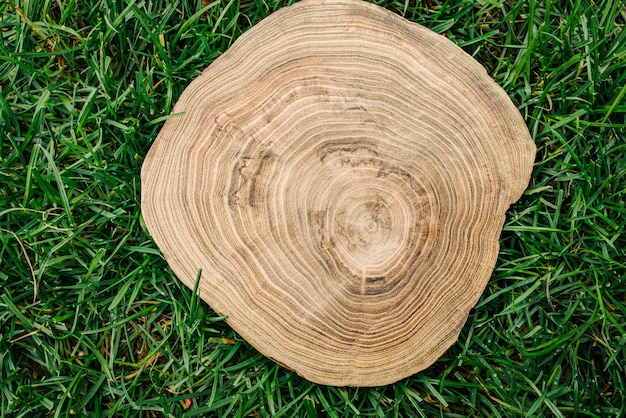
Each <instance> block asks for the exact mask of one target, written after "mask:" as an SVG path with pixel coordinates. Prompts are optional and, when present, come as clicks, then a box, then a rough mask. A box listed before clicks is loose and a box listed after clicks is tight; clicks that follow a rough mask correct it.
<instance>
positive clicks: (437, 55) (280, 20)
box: [142, 0, 535, 386]
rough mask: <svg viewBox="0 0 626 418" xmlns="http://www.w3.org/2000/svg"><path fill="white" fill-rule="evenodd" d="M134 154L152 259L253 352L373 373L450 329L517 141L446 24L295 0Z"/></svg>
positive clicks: (499, 96)
mask: <svg viewBox="0 0 626 418" xmlns="http://www.w3.org/2000/svg"><path fill="white" fill-rule="evenodd" d="M179 112H183V113H184V114H183V115H182V116H175V117H172V118H170V119H168V120H167V122H166V123H165V125H164V127H163V129H162V130H161V132H160V134H159V136H158V138H157V139H156V141H155V142H154V144H153V145H152V148H151V149H150V151H149V153H148V155H147V157H146V160H145V163H144V166H143V169H142V211H143V216H144V219H145V222H146V225H147V227H148V229H149V231H150V233H151V234H152V236H153V238H154V240H155V242H156V243H157V245H158V246H159V248H160V249H161V251H162V253H163V255H164V257H165V258H166V259H167V261H168V263H169V264H170V265H171V267H172V270H173V271H174V272H175V274H176V275H177V276H178V278H179V279H180V280H182V281H183V282H184V283H185V285H187V286H189V287H190V288H193V286H194V282H195V279H196V277H197V274H198V271H199V269H202V276H201V281H200V284H199V292H200V296H201V297H202V299H203V300H205V301H206V302H207V303H208V304H209V305H210V306H211V307H212V308H213V309H214V310H215V311H216V312H218V313H219V314H222V315H227V316H228V319H227V322H228V323H229V324H230V325H231V326H232V327H233V328H234V329H235V330H236V331H237V332H238V333H239V334H240V335H241V336H242V337H243V338H245V339H246V340H247V341H248V342H250V344H252V345H253V346H254V347H256V348H257V349H258V350H259V351H260V352H262V353H263V354H265V355H266V356H268V357H270V358H272V359H273V360H275V361H276V362H279V363H280V364H282V365H284V366H285V367H287V368H289V369H292V370H295V371H296V372H297V373H299V374H300V375H302V376H304V377H305V378H307V379H309V380H312V381H314V382H318V383H323V384H330V385H350V386H376V385H383V384H387V383H391V382H394V381H397V380H399V379H401V378H404V377H406V376H409V375H411V374H414V373H416V372H418V371H420V370H422V369H424V368H426V367H428V366H430V365H431V364H432V363H433V362H435V361H436V359H437V358H439V357H440V356H441V355H442V354H443V353H444V352H445V351H446V350H447V349H448V348H449V347H450V346H451V345H452V344H453V343H454V342H455V341H456V340H457V338H458V335H459V332H460V330H461V328H462V327H463V324H464V323H465V321H466V319H467V316H468V313H469V312H470V309H471V308H472V307H473V306H474V305H475V303H476V302H477V300H478V298H479V297H480V295H481V293H482V291H483V290H484V288H485V286H486V284H487V281H488V279H489V277H490V275H491V273H492V271H493V268H494V265H495V262H496V258H497V254H498V237H499V235H500V232H501V229H502V226H503V222H504V219H505V211H506V210H507V209H508V207H509V205H510V204H511V203H513V202H515V201H516V200H517V199H518V198H519V197H520V195H521V193H522V192H523V190H524V189H525V188H526V187H527V184H528V181H529V177H530V173H531V170H532V166H533V161H534V157H535V146H534V144H533V141H532V140H531V138H530V136H529V134H528V130H527V128H526V125H525V123H524V121H523V119H522V117H521V116H520V114H519V112H518V111H517V109H516V108H515V106H514V105H513V104H512V103H511V101H510V99H509V98H508V97H507V95H506V93H505V92H504V91H503V90H502V89H501V88H500V87H499V86H498V85H496V83H495V82H494V81H493V80H492V79H491V78H490V77H489V76H488V75H487V73H486V72H485V70H484V69H483V67H482V66H481V65H480V64H478V63H477V62H476V61H475V60H474V59H472V58H471V57H470V56H469V55H467V54H466V53H465V52H463V51H462V50H461V49H460V48H458V47H457V46H455V45H454V44H453V43H452V42H450V41H449V40H447V39H446V38H444V37H442V36H440V35H437V34H435V33H434V32H431V31H430V30H428V29H426V28H424V27H422V26H419V25H417V24H414V23H410V22H408V21H406V20H404V19H402V18H401V17H398V16H396V15H394V14H392V13H390V12H388V11H386V10H384V9H382V8H380V7H378V6H375V5H372V4H369V3H365V2H361V1H357V0H304V1H302V2H300V3H297V4H296V5H294V6H291V7H288V8H285V9H281V10H279V11H278V12H276V13H274V14H272V15H271V16H269V17H268V18H266V19H265V20H263V21H262V22H260V23H259V24H257V25H256V26H254V27H253V28H252V29H251V30H249V31H248V32H246V33H245V34H243V35H242V36H241V37H240V38H239V39H238V40H237V41H236V42H235V43H234V44H233V46H232V47H231V48H230V49H229V50H228V51H227V52H225V53H224V54H223V55H222V56H221V57H219V58H218V59H217V60H215V62H214V63H213V64H212V65H211V66H209V68H207V69H206V70H205V71H204V72H203V73H202V75H200V76H199V77H198V78H196V79H195V80H193V82H192V83H191V84H190V85H189V86H188V87H187V89H186V90H185V92H184V93H183V94H182V96H181V97H180V99H179V101H178V103H177V104H176V106H175V108H174V113H179Z"/></svg>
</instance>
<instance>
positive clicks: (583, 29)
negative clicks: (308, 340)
mask: <svg viewBox="0 0 626 418" xmlns="http://www.w3.org/2000/svg"><path fill="white" fill-rule="evenodd" d="M287 3H288V2H287ZM379 3H381V4H382V5H383V6H384V7H386V8H388V9H390V10H392V11H394V12H396V13H399V14H403V15H404V16H406V17H407V18H408V19H410V20H413V21H415V22H418V23H422V24H424V25H426V26H428V27H430V28H432V29H433V30H435V31H437V32H440V33H444V34H445V35H446V36H447V37H449V38H450V39H451V40H452V41H454V42H455V43H457V44H458V45H460V46H462V47H463V48H464V49H465V50H466V51H467V52H468V53H470V54H472V55H473V56H474V57H475V58H476V59H477V60H479V61H480V62H481V63H482V64H483V65H485V67H486V68H487V70H488V71H489V73H490V74H491V75H492V76H493V78H494V79H495V80H496V81H497V82H498V83H499V84H500V85H501V86H503V87H504V88H505V89H506V91H507V92H508V93H509V95H510V97H511V98H512V99H513V101H514V103H515V104H516V105H517V106H518V107H519V109H520V110H521V112H522V114H523V116H524V117H525V120H526V121H527V124H528V127H529V129H530V132H531V134H532V136H533V138H534V140H535V142H536V144H537V147H538V154H537V160H536V165H535V168H534V172H533V175H532V179H531V183H530V186H529V189H528V191H527V192H526V194H525V195H524V196H523V197H522V199H521V200H520V201H519V202H518V203H516V204H515V205H514V206H513V207H512V208H511V210H510V211H509V215H508V218H507V222H506V225H505V228H504V231H503V233H502V238H501V251H500V257H499V260H498V264H497V267H496V270H495V272H494V275H493V277H492V279H491V280H490V282H489V285H488V287H487V289H486V290H485V292H484V295H483V297H482V299H481V300H480V302H479V303H478V305H477V306H476V308H475V309H474V310H473V311H472V313H471V314H470V318H469V321H468V323H467V325H466V326H465V328H464V329H463V331H462V333H461V337H460V339H459V342H458V344H455V345H454V346H453V347H452V348H451V349H450V350H448V352H447V353H446V354H445V355H444V356H443V357H442V358H441V359H440V360H439V361H438V362H437V363H436V364H435V365H433V366H432V367H431V368H429V369H427V370H425V371H424V372H422V373H419V374H417V375H415V376H412V377H409V378H407V379H404V380H402V381H400V382H398V383H396V384H393V385H389V386H386V387H379V388H368V389H365V388H361V389H354V388H347V389H346V388H334V387H325V386H319V385H315V384H312V383H309V382H307V381H306V380H303V379H302V378H300V377H298V376H297V375H296V374H295V373H293V372H290V371H288V370H285V369H283V368H281V367H279V366H277V365H276V364H274V363H273V362H271V361H270V360H268V359H266V358H264V357H263V356H261V355H260V354H258V353H257V352H256V351H255V350H254V349H253V348H251V347H250V346H249V345H248V344H247V343H246V342H245V341H242V340H241V338H240V337H238V336H237V335H236V334H235V333H234V332H233V331H232V330H231V329H230V328H229V327H228V326H227V325H226V324H225V323H224V322H223V320H222V319H221V318H219V317H217V316H216V315H215V313H213V312H212V311H211V310H210V308H209V307H208V306H206V305H205V304H204V303H200V302H198V300H196V299H195V298H194V297H193V293H192V292H191V291H189V290H188V289H187V288H185V287H183V286H182V285H181V284H179V283H178V280H176V279H175V278H174V276H173V274H172V272H171V271H170V270H169V268H168V266H167V264H166V262H165V261H164V260H163V258H162V257H161V256H160V255H159V252H158V250H157V248H156V246H155V244H154V243H153V242H152V241H151V239H150V238H149V235H148V233H147V231H146V229H145V226H144V225H143V223H142V218H141V214H140V202H139V196H140V186H141V185H140V181H139V172H140V167H141V164H142V161H143V159H144V157H145V155H146V152H147V150H148V148H149V147H150V144H151V143H152V141H153V140H154V139H155V137H156V134H157V132H158V130H159V129H160V127H161V126H162V123H163V121H164V118H165V117H166V116H167V115H168V114H169V113H170V111H171V109H172V106H173V104H174V103H175V102H176V99H177V98H178V97H179V95H180V94H181V92H182V90H183V89H184V88H185V86H186V85H187V84H188V83H189V82H190V81H191V80H192V79H193V78H194V77H195V76H197V75H198V74H199V73H200V72H201V71H202V70H203V69H204V68H205V67H206V66H207V65H209V64H210V63H211V61H212V60H214V59H215V58H216V57H217V56H218V55H219V54H220V53H221V52H223V51H225V50H226V49H227V48H228V47H229V46H230V45H231V44H232V42H233V41H234V40H235V39H236V38H237V36H238V35H240V34H241V33H242V32H244V31H245V30H246V29H248V28H249V27H250V26H251V25H253V24H254V23H256V22H258V21H259V20H260V19H262V18H263V17H265V16H267V15H268V14H269V13H271V12H272V11H273V10H275V9H277V8H279V7H281V6H283V5H284V4H283V3H282V2H276V1H273V0H265V1H263V0H239V1H238V0H231V1H229V2H226V1H223V2H219V1H217V2H210V1H209V2H204V1H202V2H201V1H200V0H198V1H175V0H142V1H116V0H103V1H101V2H100V1H98V2H94V1H85V0H54V1H50V0H22V1H18V0H9V1H8V2H7V1H4V2H0V31H1V32H0V36H1V37H2V38H1V41H0V89H1V94H0V121H1V122H0V130H1V132H0V240H1V245H0V416H1V417H23V416H26V417H33V416H55V417H56V416H167V415H169V416H187V417H191V416H207V415H208V416H258V417H261V416H269V415H275V416H307V417H316V416H318V417H326V416H328V417H343V416H354V415H358V414H361V415H363V416H367V417H372V416H376V417H387V416H402V417H404V416H407V417H408V416H418V417H419V416H421V417H431V416H449V417H465V416H493V417H510V416H556V417H576V416H578V417H596V416H597V417H621V416H626V209H625V206H626V204H625V201H626V129H625V128H626V99H625V96H626V31H624V30H623V29H624V26H625V24H626V8H625V7H624V6H623V5H622V2H621V1H620V0H595V2H591V1H589V0H562V1H560V0H559V1H557V0H552V1H537V0H529V1H513V0H512V1H504V2H499V1H495V0H484V1H477V2H474V1H473V0H471V1H470V0H447V1H438V0H427V1H425V2H421V1H414V0H406V1H404V0H398V1H380V2H379Z"/></svg>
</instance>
